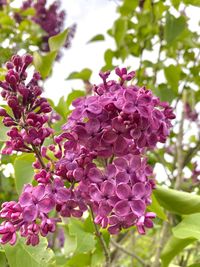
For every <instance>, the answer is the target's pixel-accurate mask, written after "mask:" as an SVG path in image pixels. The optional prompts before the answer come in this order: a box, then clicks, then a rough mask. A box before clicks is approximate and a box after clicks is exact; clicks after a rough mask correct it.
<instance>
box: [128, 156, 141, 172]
mask: <svg viewBox="0 0 200 267" xmlns="http://www.w3.org/2000/svg"><path fill="white" fill-rule="evenodd" d="M130 167H131V168H132V169H134V170H137V169H139V168H140V167H141V158H140V156H133V157H132V159H131V163H130Z"/></svg>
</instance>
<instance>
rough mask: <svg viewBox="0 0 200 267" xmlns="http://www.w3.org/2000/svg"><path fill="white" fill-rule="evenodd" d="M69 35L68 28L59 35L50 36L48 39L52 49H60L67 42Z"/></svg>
mask: <svg viewBox="0 0 200 267" xmlns="http://www.w3.org/2000/svg"><path fill="white" fill-rule="evenodd" d="M67 36H68V29H66V30H65V31H63V32H61V33H59V34H57V35H54V36H52V37H50V38H49V40H48V42H49V48H50V51H59V50H60V48H61V47H62V46H63V45H64V44H65V42H66V39H67Z"/></svg>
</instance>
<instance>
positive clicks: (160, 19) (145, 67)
mask: <svg viewBox="0 0 200 267" xmlns="http://www.w3.org/2000/svg"><path fill="white" fill-rule="evenodd" d="M117 4H118V6H117V10H116V12H117V14H118V18H117V19H116V20H115V21H114V22H113V25H111V28H110V29H108V31H107V35H106V36H104V35H103V34H102V33H97V34H96V35H95V36H94V37H92V36H91V40H90V41H89V43H92V42H104V41H105V40H106V39H107V38H112V39H113V40H114V41H115V48H112V49H111V48H108V49H107V50H106V51H105V54H104V60H105V65H104V66H102V70H112V69H114V68H115V67H116V66H118V65H125V66H131V67H134V62H139V69H138V70H137V71H136V72H137V74H136V78H135V80H134V83H138V84H139V85H140V86H146V87H147V88H150V89H151V90H153V92H154V93H155V94H156V95H157V96H159V97H160V98H161V100H163V101H168V102H170V103H171V105H172V106H173V107H174V109H175V113H176V116H177V118H176V120H175V122H174V127H173V130H172V131H171V135H170V138H169V139H168V142H167V144H165V145H164V146H163V145H162V146H159V148H158V149H157V150H156V151H155V152H150V153H149V158H150V162H149V163H150V164H152V166H156V167H155V169H154V172H155V177H156V179H157V182H158V185H157V189H156V190H155V193H154V195H153V203H152V205H151V206H150V210H151V211H154V212H156V213H157V218H156V219H155V227H154V228H153V229H152V230H149V231H148V232H147V234H146V235H145V236H140V235H138V234H137V233H136V231H135V229H130V230H126V231H125V230H124V231H123V232H122V233H121V234H120V235H118V236H116V237H111V238H110V237H109V236H108V234H107V233H106V231H105V232H104V231H103V232H102V235H103V237H104V239H105V241H106V242H107V244H108V245H109V247H110V251H111V259H112V263H111V266H113V267H131V266H137V267H142V266H146V267H148V266H149V267H150V266H152V267H159V266H163V267H167V266H171V267H178V266H181V267H199V266H200V255H199V249H200V242H199V240H200V191H199V185H200V121H199V119H200V116H199V113H200V112H199V111H200V104H199V102H200V90H199V86H200V77H199V71H200V67H199V57H200V49H199V48H200V42H199V39H200V37H199V32H195V31H193V29H191V28H190V27H189V18H188V17H187V8H188V6H190V5H192V6H194V7H195V8H196V9H198V10H199V11H200V8H199V7H200V1H199V0H170V1H169V0H166V1H165V0H122V1H117ZM0 6H1V4H0ZM0 8H1V10H0V27H1V29H0V54H1V57H0V62H1V63H3V62H5V61H6V60H7V59H8V58H9V57H10V56H11V55H12V54H14V53H16V52H18V51H21V53H24V52H34V51H37V52H35V53H34V64H35V67H36V68H37V69H38V70H39V71H41V72H42V77H43V79H44V80H45V79H46V78H47V77H49V75H51V74H52V68H53V62H54V60H55V59H56V58H57V57H58V54H59V51H60V49H61V46H63V45H64V43H65V41H66V38H67V31H63V32H60V33H59V34H58V35H56V36H55V37H53V39H50V40H51V41H50V40H49V47H50V51H48V52H47V51H46V52H44V51H41V40H42V39H41V38H42V36H43V35H44V30H43V29H42V28H41V27H40V26H39V25H38V24H36V23H35V22H34V21H32V20H31V19H30V16H34V12H35V11H34V8H29V9H25V10H22V9H15V8H12V7H11V6H10V5H9V4H8V5H2V6H1V7H0ZM16 12H17V13H19V14H20V16H22V17H23V20H22V21H21V22H19V23H16V20H15V18H14V16H13V14H14V13H16ZM69 12H70V11H69ZM199 13H200V12H199ZM92 23H94V24H95V22H92ZM96 60H98V57H97V58H96ZM91 75H92V70H90V69H88V68H87V63H86V66H85V69H83V70H82V71H81V72H76V71H75V72H73V73H71V74H70V75H69V77H68V78H67V79H70V80H73V79H80V80H82V81H83V88H82V89H83V90H73V91H72V92H71V93H70V94H68V96H67V98H66V97H65V96H64V97H62V98H61V99H60V100H59V102H58V104H56V105H55V104H54V102H53V101H52V100H50V99H49V101H50V103H51V105H52V107H53V108H54V114H52V116H54V117H53V118H54V119H53V120H52V122H51V123H52V127H53V128H54V129H55V132H56V133H57V134H58V133H60V131H61V130H60V127H61V125H62V124H63V122H65V121H66V118H67V116H68V115H69V114H70V107H71V102H72V101H73V100H74V99H76V98H77V97H80V96H83V95H85V94H90V93H91V88H92V85H91V82H90V79H91ZM3 76H4V69H3V67H2V69H1V70H0V78H3ZM55 114H56V117H55ZM0 127H1V131H0V146H1V147H3V145H4V142H5V140H6V138H7V137H6V129H5V127H4V126H3V125H2V123H1V122H0ZM32 162H33V158H32V156H30V155H13V156H5V155H4V156H3V155H1V165H0V202H1V203H2V202H4V201H9V200H11V199H16V198H17V196H18V193H19V192H20V191H21V189H22V187H23V185H24V184H25V183H27V182H32V178H33V172H32V169H31V165H32ZM47 242H48V245H49V248H51V249H46V246H47ZM103 262H104V255H103V252H102V250H101V246H100V244H99V241H98V239H97V237H96V236H95V235H94V226H93V224H92V222H91V218H90V216H88V217H87V216H86V218H85V219H84V220H83V221H77V220H75V219H68V220H66V221H64V222H63V223H61V224H60V227H59V229H58V230H57V232H56V233H55V234H53V235H52V236H50V237H49V240H48V241H47V240H46V239H45V238H44V239H43V241H42V242H41V243H40V245H39V246H38V247H36V248H30V247H26V246H25V245H24V243H23V241H22V240H20V241H19V242H18V244H17V245H16V246H15V247H10V246H5V247H3V248H2V249H1V250H0V266H2V267H4V266H10V267H18V266H19V267H27V266H28V265H30V266H33V267H38V266H41V267H45V266H52V267H53V266H58V267H59V266H60V267H79V266H80V267H86V266H91V267H98V266H99V267H100V266H103V264H104V263H103Z"/></svg>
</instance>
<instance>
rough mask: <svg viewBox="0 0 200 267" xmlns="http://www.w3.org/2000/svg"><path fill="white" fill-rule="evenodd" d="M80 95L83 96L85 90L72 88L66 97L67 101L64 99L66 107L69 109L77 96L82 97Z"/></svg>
mask: <svg viewBox="0 0 200 267" xmlns="http://www.w3.org/2000/svg"><path fill="white" fill-rule="evenodd" d="M82 96H85V92H84V91H81V90H73V91H72V92H71V93H70V94H69V95H68V97H67V101H66V105H67V108H68V109H69V107H70V105H71V103H72V102H73V101H74V100H75V99H77V98H79V97H82Z"/></svg>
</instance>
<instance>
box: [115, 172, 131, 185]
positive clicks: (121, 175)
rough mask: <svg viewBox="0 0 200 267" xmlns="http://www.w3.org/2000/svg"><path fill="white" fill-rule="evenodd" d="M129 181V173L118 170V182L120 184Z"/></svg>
mask: <svg viewBox="0 0 200 267" xmlns="http://www.w3.org/2000/svg"><path fill="white" fill-rule="evenodd" d="M128 182H129V175H128V174H127V172H118V174H117V175H116V183H117V184H120V183H128Z"/></svg>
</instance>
